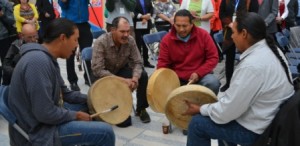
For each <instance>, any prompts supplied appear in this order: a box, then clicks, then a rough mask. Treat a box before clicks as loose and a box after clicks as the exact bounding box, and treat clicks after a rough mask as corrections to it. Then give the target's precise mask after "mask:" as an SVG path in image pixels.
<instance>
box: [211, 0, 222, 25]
mask: <svg viewBox="0 0 300 146" xmlns="http://www.w3.org/2000/svg"><path fill="white" fill-rule="evenodd" d="M211 2H212V4H213V6H214V16H213V17H212V18H211V19H210V29H211V30H212V31H218V30H221V29H222V22H221V20H220V17H219V11H220V5H221V0H211Z"/></svg>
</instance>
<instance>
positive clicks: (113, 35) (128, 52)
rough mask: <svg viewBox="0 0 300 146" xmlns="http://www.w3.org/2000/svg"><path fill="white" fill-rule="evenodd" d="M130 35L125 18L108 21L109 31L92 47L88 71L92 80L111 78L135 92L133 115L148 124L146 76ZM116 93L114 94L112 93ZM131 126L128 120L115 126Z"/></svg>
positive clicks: (128, 25) (129, 119)
mask: <svg viewBox="0 0 300 146" xmlns="http://www.w3.org/2000/svg"><path fill="white" fill-rule="evenodd" d="M129 34H130V24H129V21H128V20H127V19H126V18H125V17H122V16H121V17H117V18H115V19H114V20H113V21H112V29H111V32H109V33H107V34H104V35H102V36H101V37H99V38H98V39H97V40H96V41H95V43H94V47H93V57H92V60H93V61H92V71H93V74H94V76H95V77H96V78H102V77H105V76H111V75H114V76H116V77H118V78H120V80H121V81H124V82H125V83H127V85H128V87H129V88H130V89H131V90H132V91H133V90H135V89H137V92H136V96H137V109H136V115H138V116H140V119H141V121H142V122H143V123H148V122H150V117H149V115H148V113H147V111H146V108H147V107H148V102H147V98H146V88H147V84H148V75H147V73H146V71H144V69H143V63H142V59H141V56H140V53H139V51H138V48H137V46H136V43H135V40H134V38H133V37H132V36H130V35H129ZM116 92H117V91H116ZM130 125H131V117H130V116H129V117H128V119H127V120H125V121H124V122H123V123H121V124H119V125H117V126H119V127H127V126H130Z"/></svg>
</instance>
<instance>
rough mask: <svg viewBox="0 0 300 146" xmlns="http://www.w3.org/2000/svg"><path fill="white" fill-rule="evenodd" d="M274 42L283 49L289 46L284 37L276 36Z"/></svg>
mask: <svg viewBox="0 0 300 146" xmlns="http://www.w3.org/2000/svg"><path fill="white" fill-rule="evenodd" d="M276 40H277V42H278V44H279V46H280V47H282V48H284V47H287V46H288V45H289V39H288V38H287V37H286V36H284V35H281V36H280V35H278V36H277V35H276Z"/></svg>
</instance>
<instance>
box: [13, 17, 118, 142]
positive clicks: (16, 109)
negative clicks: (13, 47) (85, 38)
mask: <svg viewBox="0 0 300 146" xmlns="http://www.w3.org/2000/svg"><path fill="white" fill-rule="evenodd" d="M78 37H79V31H78V28H77V26H76V25H75V24H74V23H73V22H71V21H69V20H67V19H64V18H62V19H55V20H53V21H52V22H51V23H50V24H49V26H48V27H47V29H46V31H45V35H44V37H43V41H44V43H43V44H42V45H40V44H35V43H28V44H24V45H22V47H21V49H20V54H21V59H20V60H19V62H18V63H17V65H16V67H15V69H14V72H13V75H12V80H11V84H10V87H9V97H8V105H9V108H10V109H11V111H12V112H13V113H14V115H15V116H16V119H17V124H18V125H19V126H20V127H21V128H22V129H23V130H24V131H25V132H26V133H27V134H28V135H29V140H26V139H25V138H24V137H23V136H22V135H21V134H20V133H19V132H18V131H16V130H15V129H14V128H13V127H12V125H10V127H9V135H10V144H11V145H23V146H29V145H30V146H32V145H34V146H37V145H43V146H60V145H105V146H112V145H114V144H115V135H114V132H113V129H112V127H111V126H110V125H109V124H107V123H104V122H98V121H91V117H90V115H89V114H87V113H85V112H82V111H79V110H81V109H82V108H84V109H87V107H86V102H87V96H86V95H84V94H81V93H80V92H79V91H70V90H68V89H67V87H66V86H65V85H64V81H63V79H62V77H61V74H60V68H59V65H58V62H57V58H68V57H70V55H71V54H72V53H73V51H74V48H76V47H77V45H78V41H77V39H78ZM63 101H67V102H69V103H72V104H69V105H68V107H66V104H65V105H63ZM84 105H85V106H84Z"/></svg>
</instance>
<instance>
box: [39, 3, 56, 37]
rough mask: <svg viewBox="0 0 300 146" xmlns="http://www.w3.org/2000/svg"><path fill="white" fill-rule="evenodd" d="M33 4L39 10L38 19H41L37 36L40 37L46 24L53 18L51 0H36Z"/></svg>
mask: <svg viewBox="0 0 300 146" xmlns="http://www.w3.org/2000/svg"><path fill="white" fill-rule="evenodd" d="M35 5H36V7H37V10H38V12H39V20H40V21H41V23H40V27H41V28H40V30H39V36H41V37H40V38H42V36H43V35H44V32H45V29H46V27H47V26H48V24H49V23H50V22H51V21H52V20H53V19H55V13H54V8H53V0H37V1H36V4H35Z"/></svg>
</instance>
